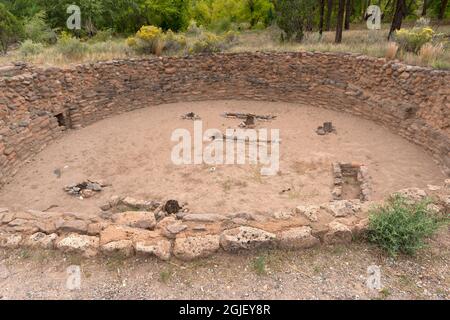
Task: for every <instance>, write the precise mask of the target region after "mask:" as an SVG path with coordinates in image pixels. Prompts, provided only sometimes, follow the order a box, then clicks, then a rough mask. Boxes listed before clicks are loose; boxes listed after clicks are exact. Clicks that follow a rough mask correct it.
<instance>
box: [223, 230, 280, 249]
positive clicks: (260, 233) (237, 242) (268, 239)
mask: <svg viewBox="0 0 450 320" xmlns="http://www.w3.org/2000/svg"><path fill="white" fill-rule="evenodd" d="M275 238H276V236H275V234H273V233H270V232H267V231H264V230H261V229H256V228H252V227H246V226H242V227H238V228H234V229H230V230H225V231H224V232H222V234H221V235H220V244H221V246H222V248H223V249H224V250H225V251H237V250H240V249H253V248H259V247H268V246H271V245H273V244H274V241H275Z"/></svg>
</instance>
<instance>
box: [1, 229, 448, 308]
mask: <svg viewBox="0 0 450 320" xmlns="http://www.w3.org/2000/svg"><path fill="white" fill-rule="evenodd" d="M449 241H450V238H449V232H448V229H447V228H445V229H442V230H441V232H440V234H439V235H437V236H436V237H435V238H434V239H433V240H432V241H431V242H430V247H429V248H427V249H425V250H423V251H421V252H419V254H418V255H417V257H399V258H397V259H392V258H389V257H387V256H385V255H384V254H383V253H382V252H380V251H379V250H378V249H376V248H374V247H372V246H368V245H365V244H358V243H354V244H352V245H351V246H336V247H320V248H318V249H310V250H306V251H297V252H286V251H260V252H259V253H258V255H256V254H249V255H247V254H242V255H227V254H221V255H218V256H214V257H212V258H209V259H205V260H199V261H195V262H191V263H184V262H180V261H176V260H172V261H171V262H167V263H165V262H160V261H157V260H156V259H152V258H149V259H148V260H147V259H145V258H138V259H128V260H123V259H121V258H117V257H115V258H108V259H106V258H105V259H96V260H84V259H82V258H79V257H76V256H64V255H62V254H61V253H58V252H56V251H49V252H45V251H32V250H25V249H22V250H17V251H5V250H0V299H88V300H90V299H243V300H245V299H448V298H449V294H450V290H449V288H450V278H449V269H448V267H449V258H450V256H449ZM73 264H75V265H80V266H81V290H79V291H69V290H67V289H66V285H65V284H66V279H67V273H66V268H67V267H68V266H70V265H73ZM371 265H378V266H380V268H381V283H382V287H383V289H382V290H381V291H372V290H369V289H367V287H366V279H367V268H368V267H369V266H371Z"/></svg>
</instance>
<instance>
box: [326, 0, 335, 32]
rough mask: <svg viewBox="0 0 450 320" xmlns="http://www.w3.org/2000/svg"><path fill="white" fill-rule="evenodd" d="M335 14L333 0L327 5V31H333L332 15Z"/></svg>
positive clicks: (329, 0)
mask: <svg viewBox="0 0 450 320" xmlns="http://www.w3.org/2000/svg"><path fill="white" fill-rule="evenodd" d="M332 13H333V0H328V3H327V24H326V27H325V30H326V31H330V29H331V15H332Z"/></svg>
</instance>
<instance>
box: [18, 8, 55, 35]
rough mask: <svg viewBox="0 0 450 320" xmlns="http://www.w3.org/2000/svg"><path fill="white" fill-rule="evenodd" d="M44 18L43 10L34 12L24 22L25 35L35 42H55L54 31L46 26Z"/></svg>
mask: <svg viewBox="0 0 450 320" xmlns="http://www.w3.org/2000/svg"><path fill="white" fill-rule="evenodd" d="M45 19H46V15H45V12H44V11H41V12H38V13H36V14H35V15H34V16H33V17H32V18H31V19H30V20H29V21H28V22H27V23H25V26H24V31H25V37H26V38H27V39H30V40H32V41H33V42H35V43H36V42H40V43H55V42H56V40H57V37H56V33H55V32H54V31H53V30H52V29H51V28H50V27H49V26H48V24H47V22H46V21H45Z"/></svg>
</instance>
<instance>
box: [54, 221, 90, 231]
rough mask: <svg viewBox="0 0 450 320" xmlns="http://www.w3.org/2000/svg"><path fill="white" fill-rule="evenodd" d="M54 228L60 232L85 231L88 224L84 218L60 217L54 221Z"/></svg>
mask: <svg viewBox="0 0 450 320" xmlns="http://www.w3.org/2000/svg"><path fill="white" fill-rule="evenodd" d="M55 226H56V229H57V230H58V231H60V232H76V233H82V234H85V233H87V230H88V224H87V222H86V221H84V220H74V219H69V220H63V219H60V220H58V221H57V222H56V223H55Z"/></svg>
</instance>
